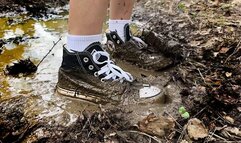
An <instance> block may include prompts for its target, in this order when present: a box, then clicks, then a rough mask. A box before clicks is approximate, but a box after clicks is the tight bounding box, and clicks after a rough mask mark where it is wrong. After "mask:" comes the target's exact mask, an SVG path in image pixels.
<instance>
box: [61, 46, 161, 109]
mask: <svg viewBox="0 0 241 143" xmlns="http://www.w3.org/2000/svg"><path fill="white" fill-rule="evenodd" d="M58 76H59V77H58V84H57V92H58V93H59V94H61V95H65V96H69V97H74V98H78V99H82V100H87V101H91V102H95V103H102V104H105V103H110V102H111V103H119V102H121V101H124V100H125V99H124V98H125V97H126V95H127V94H130V96H135V98H137V99H138V98H140V95H139V89H141V87H138V86H137V84H136V82H133V81H134V80H133V77H132V76H131V74H129V73H128V72H125V71H123V70H122V69H121V68H120V67H118V66H116V65H115V64H114V62H113V61H111V60H110V57H109V54H108V53H107V52H106V51H104V50H103V49H102V47H101V45H100V43H93V44H91V45H90V46H89V47H87V48H86V50H85V51H83V52H73V53H71V52H69V51H67V50H66V49H65V48H64V50H63V62H62V65H61V67H60V69H59V75H58ZM134 84H136V85H135V86H133V85H134ZM139 85H140V84H139ZM149 92H150V94H148V95H149V97H151V96H155V95H157V94H158V93H159V91H158V90H157V88H153V87H152V89H151V91H147V93H149Z"/></svg>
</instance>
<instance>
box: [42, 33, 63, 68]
mask: <svg viewBox="0 0 241 143" xmlns="http://www.w3.org/2000/svg"><path fill="white" fill-rule="evenodd" d="M61 40H62V37H60V38H59V40H58V41H57V42H54V45H53V46H52V48H51V49H50V50H49V52H48V53H47V54H46V55H45V56H44V57H43V58H42V60H41V61H40V62H39V63H38V65H37V68H38V67H39V65H40V64H41V63H42V62H43V61H44V60H45V58H46V57H47V56H48V55H49V54H50V53H51V52H52V50H53V49H54V47H55V46H56V45H57V44H58V43H59V42H60V41H61Z"/></svg>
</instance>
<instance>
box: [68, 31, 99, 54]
mask: <svg viewBox="0 0 241 143" xmlns="http://www.w3.org/2000/svg"><path fill="white" fill-rule="evenodd" d="M101 40H102V34H98V35H70V34H68V36H67V50H68V51H70V52H72V51H78V52H82V51H84V50H85V48H87V47H88V46H89V45H90V44H92V43H94V42H101Z"/></svg>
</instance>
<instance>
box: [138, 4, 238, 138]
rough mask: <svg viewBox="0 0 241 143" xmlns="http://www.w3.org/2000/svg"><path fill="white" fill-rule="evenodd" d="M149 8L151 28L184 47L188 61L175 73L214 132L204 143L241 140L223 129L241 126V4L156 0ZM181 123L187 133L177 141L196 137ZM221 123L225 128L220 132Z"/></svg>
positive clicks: (193, 109)
mask: <svg viewBox="0 0 241 143" xmlns="http://www.w3.org/2000/svg"><path fill="white" fill-rule="evenodd" d="M143 3H145V2H143ZM154 4H155V5H156V6H154V7H153V5H154ZM145 6H146V9H147V10H146V11H145V16H146V17H145V18H146V19H149V21H150V22H149V23H148V25H149V26H148V29H151V30H153V31H154V32H156V33H158V35H160V37H163V36H164V37H165V38H166V39H169V40H174V41H176V42H177V43H179V44H180V45H182V47H183V48H184V54H183V55H184V61H182V62H181V64H180V65H179V66H178V67H177V69H176V71H175V72H173V77H174V80H176V81H181V82H182V83H183V85H185V86H186V89H184V90H183V91H182V92H181V93H182V102H183V105H185V107H186V108H187V109H188V112H189V113H191V117H198V118H199V119H201V120H202V121H203V122H204V124H205V125H206V126H207V128H208V130H209V132H211V133H212V134H209V136H208V137H207V138H204V139H203V140H199V142H209V141H212V142H225V141H234V142H239V141H240V139H241V138H240V136H239V137H236V136H233V135H231V136H227V135H224V134H222V133H221V132H222V130H225V128H226V126H229V127H232V128H234V127H236V128H238V129H239V130H240V124H241V120H240V119H241V118H240V110H239V109H240V103H241V102H240V101H241V94H240V93H241V92H240V89H241V86H240V71H241V70H240V52H241V51H240V34H241V31H240V26H241V25H240V9H239V7H240V2H239V1H224V2H221V1H220V3H218V4H217V3H213V2H212V1H199V0H195V1H194V0H189V1H180V2H179V1H167V2H162V1H150V2H149V3H145ZM157 7H159V8H160V9H158V10H157ZM155 9H156V11H155V12H154V10H155ZM153 12H154V13H153ZM152 16H153V17H156V18H157V17H158V20H156V18H152ZM136 17H137V18H139V17H141V16H139V15H136ZM158 44H165V42H162V43H158ZM166 47H167V48H169V47H168V46H166ZM170 50H172V49H170ZM229 119H230V120H229ZM178 122H179V123H180V125H181V126H183V128H182V127H179V128H178V129H181V132H180V133H176V135H175V136H174V137H173V139H174V141H175V142H176V141H177V142H181V141H182V140H186V141H190V138H189V137H188V136H187V135H185V134H186V133H185V130H186V129H185V127H184V125H185V124H186V123H187V120H184V119H181V118H180V119H179V120H178ZM219 127H220V128H222V127H223V129H221V131H220V130H219V131H217V129H218V128H219Z"/></svg>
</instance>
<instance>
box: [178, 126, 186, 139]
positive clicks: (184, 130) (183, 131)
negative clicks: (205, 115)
mask: <svg viewBox="0 0 241 143" xmlns="http://www.w3.org/2000/svg"><path fill="white" fill-rule="evenodd" d="M186 130H187V126H186V125H185V126H184V127H183V130H182V133H181V134H180V136H179V138H178V140H177V142H178V143H179V142H181V140H182V139H183V136H184V134H185V133H186Z"/></svg>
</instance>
